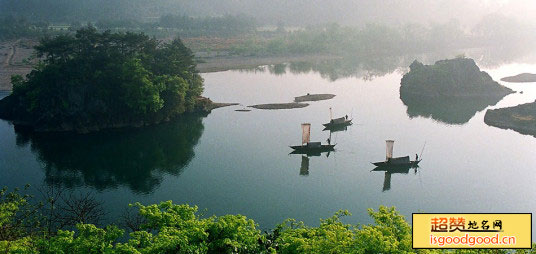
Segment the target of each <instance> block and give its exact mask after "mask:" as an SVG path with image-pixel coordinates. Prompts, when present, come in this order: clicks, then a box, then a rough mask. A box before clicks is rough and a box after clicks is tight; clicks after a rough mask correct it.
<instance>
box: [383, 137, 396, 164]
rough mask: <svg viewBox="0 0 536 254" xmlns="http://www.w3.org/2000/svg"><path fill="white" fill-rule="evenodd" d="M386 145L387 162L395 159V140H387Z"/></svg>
mask: <svg viewBox="0 0 536 254" xmlns="http://www.w3.org/2000/svg"><path fill="white" fill-rule="evenodd" d="M385 143H386V145H387V146H386V151H385V160H386V161H388V160H389V159H391V158H393V145H394V143H395V141H394V140H385Z"/></svg>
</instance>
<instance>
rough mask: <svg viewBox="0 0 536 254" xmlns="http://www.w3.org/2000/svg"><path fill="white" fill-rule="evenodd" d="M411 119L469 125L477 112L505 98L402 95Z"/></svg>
mask: <svg viewBox="0 0 536 254" xmlns="http://www.w3.org/2000/svg"><path fill="white" fill-rule="evenodd" d="M400 98H401V99H402V102H403V103H404V105H406V106H407V107H408V108H407V114H408V116H409V117H417V116H422V117H429V118H432V119H434V120H437V121H440V122H444V123H448V124H464V123H467V122H468V121H469V120H470V119H471V118H472V117H473V116H474V115H475V114H476V113H477V112H479V111H482V110H484V109H485V108H487V107H488V106H491V105H495V104H496V103H497V102H499V101H500V100H501V99H502V98H503V97H502V96H495V97H467V98H458V97H446V96H436V97H426V96H416V95H409V94H408V95H405V94H404V95H401V96H400Z"/></svg>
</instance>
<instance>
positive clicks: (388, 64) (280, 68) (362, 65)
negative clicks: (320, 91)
mask: <svg viewBox="0 0 536 254" xmlns="http://www.w3.org/2000/svg"><path fill="white" fill-rule="evenodd" d="M531 50H532V49H531V48H530V47H501V48H477V49H458V50H445V51H441V50H437V51H434V52H428V53H425V54H408V55H399V54H391V55H390V54H387V53H386V54H382V55H373V54H370V55H362V56H346V57H342V58H331V59H321V60H316V61H315V60H313V61H298V62H290V63H286V64H275V65H267V66H260V67H252V68H245V69H240V71H243V72H269V73H271V74H274V75H282V74H285V73H293V74H303V73H310V72H316V73H319V74H320V76H321V77H322V78H324V79H327V80H329V81H335V80H338V79H341V78H350V77H353V78H359V79H363V80H373V79H375V78H377V77H382V76H384V75H387V74H390V73H393V72H395V71H404V70H405V69H406V68H407V67H408V66H409V65H410V64H411V63H412V62H413V61H414V60H415V59H418V60H419V61H420V62H422V63H434V62H435V61H437V60H441V59H447V58H453V57H455V56H458V55H462V54H465V55H466V56H467V57H469V58H473V59H474V60H475V61H476V63H477V64H478V65H481V67H486V68H492V67H496V66H498V65H501V64H506V63H511V62H514V61H520V60H527V61H530V60H533V59H535V58H536V57H535V56H536V55H535V54H534V53H532V51H531Z"/></svg>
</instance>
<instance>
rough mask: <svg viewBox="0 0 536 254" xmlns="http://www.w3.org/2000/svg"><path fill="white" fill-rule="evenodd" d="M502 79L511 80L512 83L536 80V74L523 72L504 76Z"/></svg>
mask: <svg viewBox="0 0 536 254" xmlns="http://www.w3.org/2000/svg"><path fill="white" fill-rule="evenodd" d="M501 80H502V81H505V82H511V83H525V82H536V74H532V73H521V74H518V75H515V76H510V77H504V78H502V79H501Z"/></svg>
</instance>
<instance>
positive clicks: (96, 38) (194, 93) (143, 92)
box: [0, 26, 204, 132]
mask: <svg viewBox="0 0 536 254" xmlns="http://www.w3.org/2000/svg"><path fill="white" fill-rule="evenodd" d="M35 50H36V55H37V57H38V58H40V59H41V61H40V62H39V64H38V65H37V66H36V69H35V70H33V71H32V72H31V73H30V74H28V75H27V77H26V78H23V77H22V76H13V77H12V83H13V93H12V94H11V95H10V96H8V97H6V98H4V99H3V100H2V101H0V116H1V117H2V118H5V119H10V120H15V121H17V123H18V124H20V125H26V126H30V127H32V128H34V129H36V130H38V131H58V130H59V131H61V130H74V131H78V132H88V131H92V130H99V129H102V128H110V127H121V126H132V125H147V124H152V123H158V122H162V121H166V120H169V119H170V118H173V117H175V116H177V115H178V114H182V113H184V112H192V111H194V110H196V109H197V108H198V107H203V106H202V105H201V106H200V102H201V101H204V100H200V99H199V96H200V95H201V93H202V91H203V80H202V78H201V77H200V76H199V74H198V73H197V71H196V69H195V62H194V60H193V56H192V52H191V51H190V50H189V49H188V48H187V47H185V46H184V45H183V44H182V42H181V40H180V39H175V40H173V41H172V42H169V43H161V42H159V41H157V40H156V39H151V38H149V37H148V36H147V35H144V34H141V33H140V34H136V33H131V32H127V33H110V32H102V33H100V32H98V31H97V30H96V29H95V28H94V27H91V26H89V27H85V28H82V29H80V30H78V31H77V32H76V34H75V35H71V34H64V35H59V36H56V37H45V38H43V39H42V40H41V41H40V44H39V45H38V46H36V47H35Z"/></svg>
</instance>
